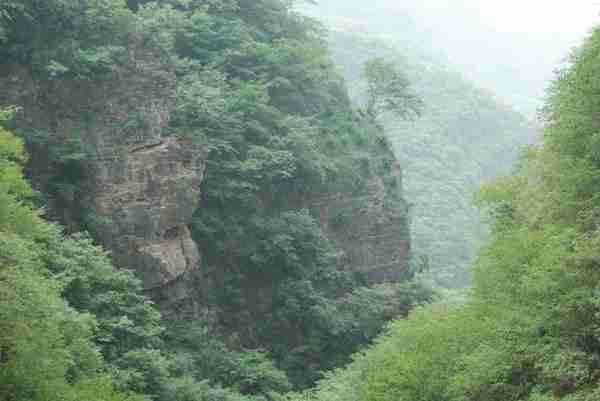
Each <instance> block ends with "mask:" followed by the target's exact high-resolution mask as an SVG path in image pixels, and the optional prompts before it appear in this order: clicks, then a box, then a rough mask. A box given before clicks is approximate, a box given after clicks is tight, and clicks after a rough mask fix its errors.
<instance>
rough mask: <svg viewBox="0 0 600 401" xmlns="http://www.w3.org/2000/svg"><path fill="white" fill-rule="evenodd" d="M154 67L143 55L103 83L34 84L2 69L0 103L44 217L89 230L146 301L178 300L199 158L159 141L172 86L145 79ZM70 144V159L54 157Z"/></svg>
mask: <svg viewBox="0 0 600 401" xmlns="http://www.w3.org/2000/svg"><path fill="white" fill-rule="evenodd" d="M153 64H156V62H155V61H154V60H153V58H152V54H147V55H143V56H142V57H139V58H136V59H134V60H132V65H133V66H135V68H133V69H132V71H130V72H129V73H128V74H123V75H121V76H119V78H118V79H114V80H113V79H111V80H105V81H82V80H65V79H61V80H57V81H53V80H47V79H39V78H36V76H35V74H32V73H31V71H30V70H29V69H27V68H24V66H18V65H3V66H2V69H1V74H0V86H2V88H3V92H2V93H1V94H0V103H2V104H10V105H18V106H19V107H21V112H20V113H18V115H17V118H16V120H15V125H16V128H17V131H18V132H20V133H22V134H23V135H24V136H25V137H26V138H27V139H29V140H28V143H29V146H30V153H31V162H30V168H29V174H30V176H31V177H32V179H33V181H34V183H35V184H36V187H37V188H38V189H39V190H40V191H41V192H42V193H43V194H44V195H45V196H46V198H47V201H48V204H49V206H50V210H49V214H50V215H51V216H53V217H54V218H56V219H58V220H60V221H61V222H63V223H65V224H66V225H67V226H68V227H69V228H70V229H71V230H79V229H83V228H85V229H89V230H91V231H92V232H93V233H94V234H95V238H96V240H97V241H98V242H100V243H101V244H102V245H104V246H105V247H106V248H107V249H109V250H111V252H112V256H113V259H114V262H115V263H116V264H117V265H118V266H122V267H127V268H131V269H134V270H135V271H136V272H137V275H138V277H139V278H140V279H141V280H142V281H143V285H144V288H145V289H146V290H148V291H149V292H150V293H152V294H155V295H159V294H160V293H162V292H164V291H167V292H168V297H169V298H171V299H173V298H174V299H179V298H183V297H185V296H186V291H188V290H189V288H186V286H185V285H184V283H183V282H182V280H181V278H182V277H184V276H186V274H187V273H189V272H191V271H193V270H196V269H197V268H198V267H199V262H200V254H199V252H198V249H197V246H196V244H195V243H194V241H193V240H192V239H191V236H190V232H189V230H188V228H187V226H186V224H187V223H189V222H190V219H191V216H192V214H193V213H194V211H195V209H196V208H197V206H198V202H199V196H200V183H201V181H202V175H203V170H204V160H205V158H206V151H205V150H204V149H203V147H202V146H198V145H192V144H190V143H187V142H184V141H182V140H179V139H177V138H175V137H165V136H164V129H165V128H166V127H167V126H168V122H169V116H170V110H171V108H172V105H173V96H174V88H175V87H174V83H175V79H174V75H173V74H172V73H169V71H168V70H167V71H165V75H164V76H163V77H161V79H160V80H157V79H156V76H153V75H152V74H150V73H149V72H148V70H151V69H156V68H160V66H156V65H153ZM132 119H133V120H134V123H132ZM33 134H38V137H35V136H34V135H33ZM39 136H42V139H41V140H39V139H38V138H39ZM36 139H37V140H36ZM73 142H75V143H76V146H77V151H78V152H79V153H78V154H77V156H76V157H71V160H62V159H61V158H60V156H58V157H56V153H57V152H61V151H63V152H65V153H66V150H65V147H66V146H69V144H72V143H73ZM53 156H54V157H53ZM65 175H70V176H72V177H73V178H72V180H71V181H72V184H73V185H65V184H66V183H65V182H64V181H65V180H64V176H65Z"/></svg>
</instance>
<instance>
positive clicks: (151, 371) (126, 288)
mask: <svg viewBox="0 0 600 401" xmlns="http://www.w3.org/2000/svg"><path fill="white" fill-rule="evenodd" d="M291 3H292V2H288V1H279V0H251V1H246V0H230V1H212V0H171V1H167V0H164V1H157V2H146V1H135V0H132V1H127V2H125V1H124V0H81V1H70V0H48V1H39V0H24V1H8V2H2V4H1V5H0V60H2V61H1V62H0V78H2V82H3V85H6V86H7V87H8V89H7V90H6V91H5V92H4V91H3V93H1V94H0V101H2V102H3V103H10V102H8V101H7V99H11V95H13V94H14V92H21V91H22V92H23V94H24V96H23V97H22V99H26V102H25V104H22V105H21V104H19V106H22V107H23V108H24V109H25V110H24V111H23V112H18V113H17V115H16V118H15V120H14V121H3V122H2V126H3V127H5V129H10V130H11V131H14V132H15V133H16V134H17V135H18V136H20V137H21V138H23V141H24V143H25V145H26V147H27V149H28V150H29V151H30V153H31V156H32V159H33V160H32V161H31V163H30V164H28V168H29V169H30V171H31V173H32V180H33V181H34V182H35V183H36V188H40V193H35V192H33V191H31V189H30V187H29V184H28V183H27V182H26V181H24V180H23V177H22V173H21V171H22V168H23V167H22V166H23V164H24V163H25V161H26V157H25V152H24V147H23V144H22V143H21V141H20V140H17V139H15V138H14V137H13V136H12V135H11V134H8V131H4V130H3V131H2V136H1V137H0V146H1V149H2V150H1V151H0V157H1V158H2V159H1V164H0V166H1V167H2V168H1V169H0V183H1V184H2V185H0V197H1V199H0V200H1V201H2V202H0V204H1V205H0V238H2V239H1V241H2V243H1V244H0V263H1V264H0V266H1V270H0V275H1V277H0V299H1V301H2V308H1V311H0V364H1V366H0V367H1V369H0V400H2V401H4V400H6V401H21V400H51V399H57V400H65V399H73V400H80V399H90V400H94V399H98V400H100V399H103V400H113V399H114V400H121V399H123V400H124V399H131V400H137V399H152V400H157V401H158V400H160V401H200V400H221V401H234V400H238V401H244V400H257V401H260V400H272V399H274V398H275V397H277V395H278V394H282V393H285V392H287V391H289V390H291V389H302V388H305V387H307V386H310V385H311V384H312V383H314V381H315V380H317V379H318V378H320V377H321V371H322V370H325V369H331V368H334V367H339V366H341V365H343V364H344V363H346V362H348V361H349V359H350V355H351V354H352V353H353V352H356V351H358V350H360V349H362V348H364V347H365V346H366V345H368V344H369V343H370V342H371V341H372V339H374V338H375V337H376V336H377V335H378V334H379V333H380V332H382V330H383V329H384V327H385V326H386V324H387V322H388V321H389V320H391V319H393V318H396V317H399V316H405V315H406V314H407V313H408V311H409V310H410V309H411V308H412V307H414V306H416V305H420V304H423V303H425V302H427V301H429V300H430V299H431V297H432V293H431V291H430V290H428V289H426V288H424V287H423V286H422V285H420V284H415V283H411V282H400V283H394V284H391V283H387V284H380V285H368V282H367V281H368V280H367V279H366V277H364V274H361V273H356V272H352V271H350V269H347V268H345V267H346V266H345V265H344V261H343V255H342V252H340V249H339V248H338V247H337V246H336V244H335V243H334V241H333V240H331V239H330V238H328V237H327V235H326V233H325V232H324V230H323V228H322V224H321V223H322V222H320V221H319V219H318V215H317V212H316V210H315V209H316V208H315V207H314V204H313V203H314V202H317V201H318V200H319V197H326V196H328V195H331V194H340V193H341V194H342V195H344V196H352V197H356V198H357V199H358V201H357V203H360V202H361V199H362V198H364V197H365V196H364V195H365V193H366V192H367V191H368V184H369V181H370V180H373V179H374V178H378V179H381V180H382V182H383V183H384V185H385V191H384V194H383V196H382V202H383V203H384V205H385V207H388V206H389V207H392V206H394V205H400V206H402V207H398V209H401V210H400V212H402V213H403V212H404V210H403V207H404V201H403V200H402V199H401V191H400V188H399V187H398V183H397V181H396V177H394V176H393V174H394V171H393V168H392V166H393V164H394V163H395V158H394V156H393V153H392V151H391V147H390V145H389V143H388V142H387V140H386V138H385V136H384V135H383V132H382V130H381V129H380V128H379V127H378V126H377V125H375V124H373V121H370V119H366V118H364V117H362V116H361V115H360V114H359V113H355V112H354V111H353V110H352V107H351V105H350V101H349V98H348V96H347V93H346V89H345V87H344V84H343V80H342V78H341V77H340V76H339V75H338V74H337V73H336V71H335V68H334V66H333V64H332V62H331V60H330V56H329V52H328V50H327V47H326V45H325V44H324V42H323V40H322V38H323V32H322V28H321V27H320V26H319V25H318V24H317V23H315V22H314V21H313V20H310V19H307V18H305V17H302V16H301V15H299V14H297V13H296V12H295V11H294V10H293V8H292V4H291ZM15 71H16V72H15ZM23 71H25V72H26V73H25V74H23ZM12 73H14V75H11V74H12ZM23 76H26V78H23ZM7 77H10V78H7ZM13 78H14V79H13ZM29 78H31V81H27V79H29ZM391 78H392V79H393V80H394V81H397V83H398V84H399V86H398V87H397V89H399V90H401V91H404V90H405V89H406V86H407V82H405V81H404V80H403V79H400V76H398V75H396V76H392V77H391ZM20 79H23V82H22V81H19V80H20ZM14 82H16V83H14ZM32 87H34V89H31V88H32ZM171 87H173V88H174V90H173V91H172V93H171V92H169V91H168V90H167V89H165V88H171ZM3 89H4V88H3ZM167 92H169V93H168V95H169V96H171V97H172V98H169V101H170V102H171V106H172V110H170V115H169V119H168V122H167V123H165V124H164V127H161V129H162V132H161V134H162V135H163V136H177V137H179V138H180V139H181V140H182V141H184V142H185V143H190V144H193V145H197V144H200V145H202V146H203V147H204V148H205V149H207V150H208V151H209V155H208V160H207V161H206V171H205V177H204V180H203V182H202V191H201V192H202V199H201V207H200V209H199V210H198V213H197V214H196V216H195V217H194V220H193V222H192V224H191V229H192V233H193V237H194V239H195V240H196V241H197V243H198V244H199V247H200V250H201V253H202V256H203V266H202V267H203V269H202V271H201V272H200V273H199V274H198V276H199V277H192V278H190V280H197V281H198V282H199V284H198V286H197V288H196V290H197V291H196V293H195V294H194V296H193V299H190V300H189V301H190V303H191V304H193V305H190V308H193V307H198V309H202V311H204V312H205V313H203V312H202V311H197V312H196V313H195V315H194V319H186V320H182V321H178V320H174V321H170V320H162V319H161V316H160V313H159V312H158V311H157V309H156V307H155V305H154V304H153V303H152V302H151V301H150V300H149V299H148V298H147V297H146V295H144V293H143V291H142V285H141V283H140V282H139V280H138V279H136V278H135V277H134V275H133V273H131V272H130V271H128V270H127V269H126V267H127V266H123V267H125V268H124V269H119V270H117V269H116V268H115V267H114V266H113V265H112V264H111V262H110V259H109V255H108V254H107V253H106V251H104V250H102V249H101V248H99V247H97V246H96V245H95V242H94V240H98V237H99V235H100V234H98V232H99V231H101V228H102V227H101V226H102V225H110V223H111V222H110V221H109V220H107V221H101V220H102V218H101V217H98V216H95V215H94V214H93V212H91V211H90V210H92V207H91V205H92V203H93V200H92V199H89V196H90V195H91V194H92V191H90V188H89V186H90V181H91V180H90V171H91V170H92V169H93V168H94V167H97V165H94V164H93V163H94V162H95V161H96V160H97V159H98V158H99V157H100V156H102V157H105V158H109V157H114V159H115V160H116V159H117V157H116V155H106V154H104V153H103V151H104V148H103V146H106V147H107V148H108V145H110V144H108V142H109V141H110V140H112V139H113V138H112V137H110V135H113V132H116V133H118V134H119V135H120V136H121V137H124V138H121V137H120V138H119V139H123V142H124V143H129V141H133V142H135V140H136V138H135V135H136V133H139V131H143V130H149V129H155V128H156V127H151V126H149V124H148V121H147V120H148V119H147V116H145V115H143V113H141V112H140V113H132V114H128V113H127V111H128V110H131V109H132V108H131V107H130V106H131V105H132V104H135V103H136V102H142V101H145V100H147V99H146V97H148V96H149V95H148V93H150V94H152V95H153V96H159V95H163V94H164V93H167ZM19 94H20V93H19ZM82 94H83V96H82ZM396 94H397V93H396ZM165 96H167V95H165ZM14 97H15V98H19V96H14ZM19 99H21V98H19ZM161 100H162V99H161ZM412 100H414V101H416V100H415V98H412ZM396 106H399V107H404V105H403V104H398V103H393V104H392V103H390V104H387V105H386V107H385V108H386V110H387V111H394V110H395V109H396ZM106 109H110V115H107V114H103V113H105V111H106ZM104 120H108V121H110V124H111V125H110V127H109V128H110V129H108V130H110V131H111V132H110V133H103V132H100V133H96V132H94V130H95V128H98V127H102V128H106V126H107V125H102V124H101V123H106V121H104ZM102 134H104V135H105V136H104V137H102V138H101V139H102V140H105V141H106V143H104V142H103V141H102V140H100V141H99V140H98V137H101V135H102ZM86 135H87V136H86ZM92 135H97V137H95V138H90V137H91V136H92ZM114 136H117V135H114ZM94 141H96V142H94ZM192 148H193V146H190V149H192ZM110 167H111V168H114V169H118V168H122V166H119V165H115V166H110ZM311 197H313V198H314V199H311ZM313 201H314V202H313ZM34 205H38V206H40V205H44V207H45V206H48V215H49V216H51V217H53V218H58V219H59V220H61V222H62V223H63V224H64V225H65V226H66V227H68V229H64V232H63V229H61V228H60V227H59V226H58V225H54V224H51V223H49V222H47V221H45V219H44V216H42V214H41V212H40V211H39V210H38V209H37V208H36V206H34ZM390 205H391V206H390ZM357 206H365V205H362V204H359V205H357ZM338 217H339V216H337V217H336V218H337V220H343V219H342V218H338ZM404 218H405V219H406V218H407V216H404ZM337 220H336V221H337ZM337 223H338V224H342V223H343V222H342V223H340V221H337ZM82 230H88V231H89V232H90V233H91V235H93V236H94V237H93V238H92V237H90V236H88V235H87V234H79V233H77V232H78V231H82ZM407 240H408V238H407ZM405 276H407V278H408V276H410V274H409V273H406V274H405ZM207 282H210V283H212V284H211V287H210V290H208V291H205V288H204V287H203V285H205V283H207ZM130 394H131V395H130Z"/></svg>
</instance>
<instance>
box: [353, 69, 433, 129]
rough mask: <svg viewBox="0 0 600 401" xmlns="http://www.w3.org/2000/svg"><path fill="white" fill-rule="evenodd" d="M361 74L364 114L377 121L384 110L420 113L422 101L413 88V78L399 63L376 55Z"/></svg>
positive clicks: (406, 114)
mask: <svg viewBox="0 0 600 401" xmlns="http://www.w3.org/2000/svg"><path fill="white" fill-rule="evenodd" d="M361 77H362V78H363V80H364V81H365V83H366V86H367V87H366V93H365V96H366V106H365V113H366V114H367V116H368V117H369V118H370V119H371V120H373V121H377V120H378V119H379V118H381V117H382V115H383V114H385V113H393V114H394V115H397V116H399V117H401V118H405V119H406V118H412V117H415V116H418V115H419V114H420V113H421V109H422V107H423V102H422V100H421V99H420V98H419V96H417V95H416V94H414V93H413V92H412V91H411V89H410V81H409V80H408V79H407V78H406V76H405V75H404V74H403V73H402V72H400V70H399V69H398V66H397V65H396V64H394V63H392V62H388V61H386V60H385V59H383V58H380V57H377V58H374V59H372V60H369V61H367V62H366V63H365V65H364V66H363V69H362V73H361Z"/></svg>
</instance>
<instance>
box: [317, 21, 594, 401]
mask: <svg viewBox="0 0 600 401" xmlns="http://www.w3.org/2000/svg"><path fill="white" fill-rule="evenodd" d="M599 60H600V29H598V28H596V29H595V30H594V32H593V34H592V35H591V36H590V37H589V38H588V39H587V40H586V41H585V43H584V44H583V46H582V47H581V48H580V49H578V50H577V51H576V52H575V55H574V56H573V58H572V60H571V64H570V66H569V67H568V68H566V69H565V70H563V71H561V72H560V73H559V74H558V76H557V78H556V80H555V81H554V83H553V85H552V87H551V90H550V92H549V98H548V101H547V104H546V107H545V110H544V116H545V121H546V123H545V130H544V143H543V145H542V146H540V147H539V148H531V149H529V151H528V152H527V153H526V155H524V157H523V158H522V160H521V164H520V168H519V170H518V171H517V172H516V173H515V174H513V175H510V176H506V177H504V178H501V179H498V180H497V181H495V182H494V183H492V184H489V185H486V186H484V187H483V189H482V190H481V192H480V194H479V200H480V202H481V203H482V204H483V205H486V206H487V208H488V210H489V211H490V219H491V223H492V238H491V242H490V243H489V245H487V246H486V247H485V248H484V249H483V250H482V252H481V254H480V258H479V261H478V262H477V264H476V269H475V278H474V286H473V291H472V297H471V300H470V301H469V302H468V303H467V304H466V305H463V306H459V307H443V306H436V307H429V308H424V309H421V310H419V311H417V312H415V313H413V314H412V315H411V316H410V318H409V319H408V320H404V321H398V322H397V323H395V324H394V325H393V326H392V327H391V330H390V333H389V334H388V335H386V336H384V337H383V338H381V339H380V341H379V342H378V344H377V345H376V346H374V347H373V348H372V349H370V350H369V351H368V352H366V353H365V354H364V355H362V356H359V357H357V358H356V361H355V363H354V364H353V365H351V366H350V367H349V368H348V369H346V370H343V371H340V372H338V373H336V374H334V375H332V376H330V377H329V378H328V379H327V380H326V381H324V382H322V383H321V386H320V390H319V391H318V392H316V393H315V394H316V395H315V396H314V397H311V398H312V399H323V400H327V401H331V400H338V399H339V400H344V401H349V400H364V401H367V400H369V401H375V400H377V401H386V400H394V401H413V400H423V401H440V400H442V401H454V400H456V401H458V400H461V401H464V400H472V401H475V400H494V401H495V400H498V401H500V400H516V401H517V400H523V401H550V400H557V399H560V400H568V401H594V400H598V399H599V398H600V376H599V374H598V369H599V366H598V360H599V358H600V338H599V337H598V333H599V328H600V313H599V312H600V310H599V305H600V303H599V299H598V294H599V292H598V289H599V286H600V275H599V271H600V270H599V265H598V260H599V259H598V256H599V255H598V249H599V247H598V245H599V242H600V231H599V221H598V216H599V214H598V212H599V210H600V202H599V198H598V193H599V190H600V158H599V156H598V155H599V153H598V151H599V149H600V148H599V146H600V144H599V142H598V134H597V132H598V119H597V110H598V105H599V104H600V86H599V84H598V82H600V81H599V80H598V77H600V62H599ZM308 396H309V395H308Z"/></svg>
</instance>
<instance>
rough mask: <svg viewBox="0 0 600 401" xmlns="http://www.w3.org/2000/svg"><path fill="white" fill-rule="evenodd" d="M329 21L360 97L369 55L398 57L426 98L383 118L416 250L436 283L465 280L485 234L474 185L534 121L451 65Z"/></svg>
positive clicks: (526, 135) (503, 161) (494, 171)
mask: <svg viewBox="0 0 600 401" xmlns="http://www.w3.org/2000/svg"><path fill="white" fill-rule="evenodd" d="M355 28H356V26H355V25H353V24H349V23H348V22H346V24H340V25H338V26H336V27H334V28H333V29H332V32H331V33H330V43H331V48H332V51H333V55H334V59H335V60H336V61H337V62H338V64H339V65H340V66H341V67H342V68H343V72H344V76H345V77H346V80H347V82H348V83H349V87H350V93H351V95H352V97H353V98H354V100H355V101H356V102H357V103H359V104H360V103H362V102H363V101H364V99H363V98H362V96H363V94H364V85H363V84H362V83H361V82H362V81H361V79H360V69H361V65H362V63H364V61H365V60H368V59H369V58H372V57H383V58H385V59H387V60H390V61H394V62H396V63H397V64H398V65H399V66H400V69H401V70H402V71H404V72H405V73H406V75H407V76H408V77H409V80H410V81H411V83H412V88H413V90H414V91H415V92H416V93H417V94H419V95H420V96H421V98H422V99H423V101H424V103H425V107H424V110H423V113H422V115H421V116H420V117H419V118H418V119H414V120H412V121H403V120H401V119H395V118H393V117H388V118H387V119H385V122H384V126H385V130H386V132H387V135H388V137H389V139H390V141H391V143H392V145H393V148H394V151H395V153H396V155H397V156H398V158H399V159H400V160H401V164H402V166H403V169H404V170H403V171H404V186H405V191H406V197H407V199H408V200H409V201H410V202H411V204H412V206H411V227H412V234H413V250H414V254H415V256H416V257H417V258H420V257H427V258H429V264H430V267H431V270H432V274H433V277H434V279H435V281H436V283H437V284H438V285H440V286H443V287H450V288H454V287H463V286H465V285H467V284H468V283H469V273H468V267H469V266H470V265H471V264H472V263H473V261H474V260H475V255H476V252H477V249H478V248H479V246H480V245H481V244H483V243H484V242H485V240H486V239H487V228H486V226H485V224H484V223H483V222H482V219H481V213H480V211H479V210H478V209H477V208H476V207H475V206H474V205H473V202H472V201H473V192H474V191H475V190H476V189H477V188H478V187H479V185H481V184H482V183H483V182H485V181H487V180H489V179H491V178H493V177H497V176H499V175H501V174H506V173H508V172H509V171H510V170H511V169H512V167H513V165H514V162H515V160H516V159H517V156H518V153H519V149H520V148H521V147H522V145H524V144H529V143H532V142H534V140H535V136H536V129H535V128H534V126H533V124H532V123H530V122H529V121H527V120H526V119H525V118H524V117H523V116H522V115H521V114H519V113H517V112H516V111H514V110H513V109H512V108H511V107H510V106H508V105H505V104H503V103H502V102H501V101H500V100H498V99H497V98H496V97H495V96H494V95H493V94H492V93H490V92H488V91H485V90H482V89H480V88H477V87H476V86H475V85H474V84H473V83H471V82H469V81H468V80H466V79H465V78H464V77H463V76H461V75H460V74H459V73H458V72H456V71H453V70H452V69H451V68H450V67H448V66H445V65H443V64H439V63H437V62H436V61H434V60H433V59H432V58H427V56H426V55H422V54H420V53H419V52H417V51H415V50H412V49H411V48H410V47H408V46H406V47H404V46H403V42H402V39H401V37H402V32H398V36H399V38H400V39H398V40H397V41H392V40H387V41H386V40H383V39H381V38H378V37H376V36H372V35H369V34H368V33H367V32H362V31H360V30H359V31H358V32H356V30H355Z"/></svg>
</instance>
